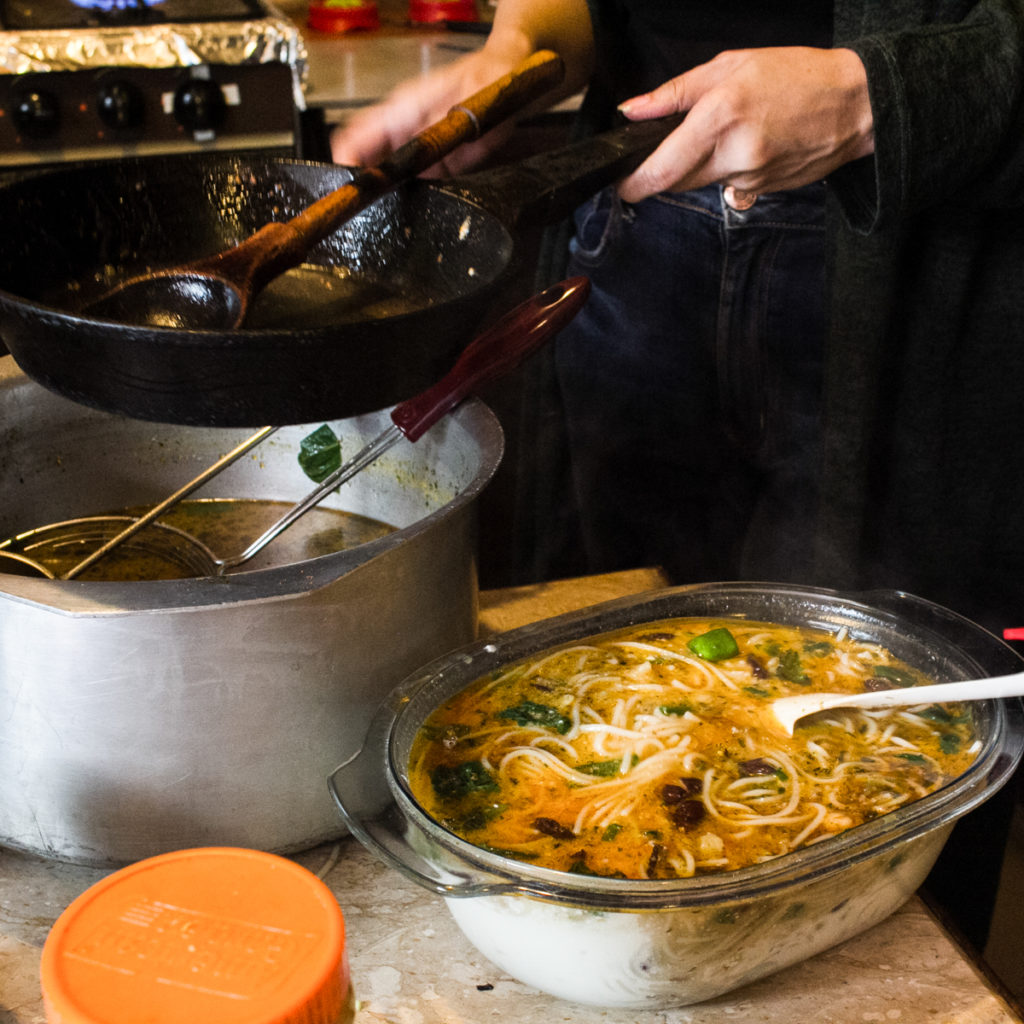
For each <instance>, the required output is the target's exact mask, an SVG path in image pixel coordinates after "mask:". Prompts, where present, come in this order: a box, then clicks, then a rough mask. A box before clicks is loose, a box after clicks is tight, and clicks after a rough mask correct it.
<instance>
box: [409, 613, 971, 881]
mask: <svg viewBox="0 0 1024 1024" xmlns="http://www.w3.org/2000/svg"><path fill="white" fill-rule="evenodd" d="M928 682H931V680H929V679H927V678H926V677H924V676H922V675H921V674H920V673H919V672H917V671H915V670H913V669H912V668H910V667H909V666H907V665H905V664H903V663H901V662H899V661H898V660H897V659H895V658H894V657H893V656H892V655H891V654H890V653H889V652H888V651H886V650H885V649H884V648H882V647H880V646H878V645H877V644H872V643H867V642H864V641H859V640H854V639H851V638H849V637H848V636H846V635H845V633H844V632H843V631H840V632H839V633H837V634H834V635H833V634H829V633H825V632H822V631H816V630H810V629H805V628H798V627H790V626H777V625H769V624H764V623H756V622H746V621H743V622H737V621H734V620H728V621H725V620H713V619H694V618H686V619H671V620H664V621H661V622H656V623H647V624H645V625H643V626H642V627H637V628H634V629H631V630H620V631H618V632H615V633H611V634H606V635H604V636H601V637H597V638H593V639H588V640H585V641H582V642H579V643H575V644H573V645H571V646H566V647H563V648H559V649H556V650H553V651H548V652H546V653H544V654H542V655H539V656H538V657H536V658H535V659H534V660H531V661H528V662H524V663H520V664H517V665H514V666H512V667H511V668H509V669H507V670H504V671H502V672H501V673H500V674H498V675H497V676H495V677H493V678H487V679H482V680H478V681H477V682H476V683H474V684H472V685H471V686H469V687H467V688H466V689H464V690H463V691H461V692H460V693H458V694H456V695H455V696H454V697H452V698H451V699H449V700H448V701H446V702H445V703H444V704H442V705H441V706H440V707H439V708H437V709H436V710H435V711H434V712H433V713H432V714H431V715H430V716H429V717H428V718H427V720H426V721H425V722H424V725H423V727H422V728H421V730H420V732H419V734H418V736H417V738H416V741H415V742H414V744H413V748H412V752H411V757H410V772H409V774H410V785H411V788H412V792H413V795H414V796H415V798H416V800H417V801H418V802H419V803H420V805H421V806H422V807H423V808H424V810H426V812H427V813H428V814H430V815H431V816H432V817H433V818H434V819H435V820H437V821H439V822H440V823H441V824H443V825H444V826H445V827H446V828H447V829H449V830H451V831H452V832H454V833H456V834H457V835H459V836H461V837H462V838H464V839H466V840H467V841H468V842H471V843H473V844H475V845H477V846H480V847H482V848H485V849H489V850H492V851H495V852H498V853H501V854H504V855H506V856H509V857H512V858H515V859H518V860H522V861H526V862H529V863H531V864H535V865H537V866H540V867H547V868H553V869H556V870H562V871H568V872H573V873H576V874H583V875H595V876H603V877H613V878H627V879H660V878H687V877H692V876H694V875H701V874H710V873H717V872H723V871H729V870H733V869H736V868H741V867H745V866H748V865H751V864H756V863H759V862H762V861H766V860H770V859H772V858H775V857H779V856H782V855H784V854H786V853H789V852H790V851H792V850H795V849H798V848H800V847H804V846H808V845H810V844H813V843H817V842H820V841H822V840H825V839H828V838H830V837H831V836H835V835H837V834H839V833H841V832H843V831H844V830H846V829H849V828H852V827H854V826H856V825H859V824H861V823H863V822H865V821H867V820H870V819H872V818H876V817H878V816H879V815H882V814H885V813H887V812H888V811H892V810H895V809H896V808H898V807H901V806H903V805H905V804H907V803H909V802H911V801H913V800H915V799H918V798H919V797H922V796H924V795H926V794H928V793H931V792H933V791H935V790H936V789H938V788H940V787H941V786H943V785H944V784H945V783H946V782H948V781H949V780H951V779H953V778H955V777H957V776H959V775H960V774H962V772H963V771H964V770H965V769H967V768H968V766H969V765H970V764H971V763H972V761H973V760H974V759H975V757H976V755H977V753H978V750H979V743H978V742H977V740H976V738H975V735H974V729H973V725H972V718H971V713H970V711H969V710H968V709H967V707H966V706H963V705H954V704H944V705H934V704H933V705H927V706H920V707H912V708H906V709H898V710H873V711H864V710H860V711H857V710H852V709H850V710H847V709H843V710H837V711H830V712H823V713H821V714H820V715H817V716H814V717H813V718H809V719H805V720H804V721H803V722H802V723H801V724H800V725H798V726H797V729H796V732H795V735H794V736H793V737H792V738H790V737H787V736H785V735H784V734H783V733H781V732H780V731H774V730H773V729H772V728H771V726H770V724H769V722H770V718H769V716H768V713H767V703H768V702H769V701H771V700H772V699H774V698H775V697H781V696H786V695H789V694H794V693H799V692H801V691H804V690H808V689H819V690H829V691H841V692H860V691H863V690H865V689H883V688H891V687H895V686H914V685H921V684H925V683H928Z"/></svg>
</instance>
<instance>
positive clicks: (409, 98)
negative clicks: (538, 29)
mask: <svg viewBox="0 0 1024 1024" xmlns="http://www.w3.org/2000/svg"><path fill="white" fill-rule="evenodd" d="M518 63H519V60H518V59H516V58H515V57H509V58H508V59H506V58H504V57H500V56H495V55H492V54H490V53H488V52H487V50H486V49H484V50H480V51H477V52H475V53H471V54H467V55H466V56H465V57H460V58H458V59H457V60H455V61H453V62H452V63H451V64H446V65H444V66H443V67H440V68H438V69H437V70H435V71H432V72H431V73H430V74H427V75H424V76H422V77H419V78H414V79H409V80H408V81H405V82H402V83H401V84H400V85H398V86H397V87H396V88H395V89H394V90H393V91H392V92H391V94H390V95H389V96H388V97H387V98H386V99H384V100H382V101H381V102H380V103H376V104H374V105H373V106H371V107H366V108H364V109H363V110H360V111H359V112H358V113H356V114H354V115H353V116H352V117H351V118H350V119H349V120H348V121H347V122H346V123H345V124H343V125H340V126H339V127H338V128H336V129H335V130H334V132H333V133H332V135H331V157H332V159H333V160H334V162H335V163H339V164H345V165H347V166H362V167H365V166H368V165H371V164H376V163H379V162H380V161H381V160H382V159H384V158H385V157H387V156H390V155H391V153H393V152H394V151H395V150H396V149H397V148H398V147H399V146H401V145H402V144H403V143H405V142H408V140H409V139H411V138H412V137H413V135H415V134H416V133H417V132H418V131H421V130H422V129H423V128H426V127H428V126H429V125H431V124H433V123H434V122H435V121H439V120H440V119H441V118H442V117H444V116H445V114H447V113H448V111H449V110H450V109H451V108H452V107H453V106H455V105H456V104H457V103H459V102H460V101H461V100H464V99H466V98H467V97H468V96H472V95H473V93H475V92H477V91H478V90H480V89H482V88H483V87H484V86H486V85H489V84H490V83H491V82H493V81H495V80H496V79H498V78H501V76H502V75H504V74H506V73H508V72H509V71H511V70H512V69H513V68H514V67H516V65H517V64H518ZM513 127H514V125H513V123H512V122H511V121H510V122H508V123H507V124H504V125H501V126H499V127H498V128H495V129H493V130H492V131H490V132H488V133H487V134H486V135H484V136H483V138H481V139H478V140H477V141H475V142H468V143H464V144H463V145H461V146H459V147H458V149H456V150H455V151H454V152H453V153H450V154H449V155H448V156H446V157H445V158H444V159H443V160H441V161H440V162H439V163H438V164H436V165H435V166H434V167H433V168H431V170H430V171H428V172H427V174H428V176H435V177H436V176H440V175H444V174H457V173H459V172H460V171H463V170H466V169H467V168H470V167H473V166H476V165H477V164H478V163H480V162H481V160H483V158H484V157H485V156H486V155H487V154H488V153H490V152H492V151H493V150H494V149H496V148H497V147H498V146H500V145H501V143H502V142H503V141H504V140H505V139H506V138H507V136H508V135H509V134H510V133H511V131H512V129H513Z"/></svg>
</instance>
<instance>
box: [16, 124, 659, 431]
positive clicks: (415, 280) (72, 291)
mask: <svg viewBox="0 0 1024 1024" xmlns="http://www.w3.org/2000/svg"><path fill="white" fill-rule="evenodd" d="M677 123H678V119H673V120H672V121H671V122H668V121H665V122H642V123H635V124H629V125H624V126H622V127H620V128H617V129H614V130H613V131H611V132H608V133H606V134H604V135H601V136H596V137H595V138H593V139H589V140H586V141H584V142H581V143H578V144H574V145H571V146H568V147H565V148H563V149H560V150H556V151H554V152H549V153H545V154H542V155H540V156H539V157H533V158H531V159H528V160H525V161H521V162H519V163H515V164H510V165H507V166H504V167H499V168H494V169H491V170H487V171H482V172H478V173H477V174H473V175H467V176H464V177H461V178H457V179H449V180H448V181H446V182H444V183H437V182H427V181H422V180H421V181H416V182H413V183H411V184H409V185H407V186H405V187H403V188H401V189H399V190H398V191H396V192H394V193H392V194H391V195H389V196H386V197H384V198H383V199H381V200H379V201H378V202H376V203H374V204H373V205H372V206H371V207H370V208H369V209H367V210H366V211H365V212H363V213H362V214H360V215H359V216H357V217H355V218H354V219H353V220H351V221H350V222H348V223H347V224H346V225H345V226H344V227H343V228H341V229H340V230H339V231H337V232H336V233H335V234H334V235H332V236H330V237H329V238H328V239H326V240H325V241H324V242H322V243H320V245H318V246H317V247H316V248H315V249H314V250H312V252H311V253H310V256H309V259H308V261H307V263H306V264H304V265H303V266H302V267H300V268H297V269H296V270H295V271H289V273H288V274H286V275H284V276H283V277H281V278H280V279H278V281H276V282H274V283H272V284H271V285H270V286H269V287H268V289H267V291H266V292H265V293H264V294H263V295H261V296H260V298H259V299H258V300H257V302H256V304H255V305H254V306H253V309H252V311H251V313H250V315H249V319H248V320H247V323H246V326H245V327H244V328H241V329H238V330H232V331H224V332H215V331H188V330H180V329H173V328H154V327H140V326H132V325H127V324H123V323H114V322H109V321H103V320H98V319H92V318H89V317H87V316H83V315H80V314H79V313H78V312H76V311H77V310H78V309H80V308H81V307H82V306H83V305H85V304H87V303H88V302H89V301H90V300H91V299H92V298H94V297H96V296H97V295H99V294H102V293H103V292H104V291H105V290H107V289H109V288H110V287H111V286H113V285H114V284H116V283H117V282H118V281H119V280H121V279H123V278H125V277H128V276H131V275H134V274H137V273H140V272H143V271H145V270H146V269H148V268H150V267H153V266H162V265H168V264H174V263H178V262H182V261H185V260H189V259H194V258H196V257H198V256H200V255H202V254H204V253H206V252H216V251H218V250H220V249H223V248H224V247H225V246H226V245H228V244H230V243H232V242H234V241H238V240H240V239H243V238H245V237H247V236H248V235H250V234H251V233H252V232H253V231H255V230H256V229H257V228H258V227H260V226H261V225H262V224H264V223H266V222H267V221H268V220H276V219H286V218H288V217H289V216H291V215H292V214H293V213H294V212H295V211H297V210H299V209H302V208H303V207H305V206H307V205H308V204H309V203H310V201H311V200H312V199H315V198H316V197H317V196H319V195H322V194H324V193H326V192H329V191H331V190H333V189H336V188H338V187H339V186H340V185H341V184H343V183H344V181H345V180H347V178H348V177H349V171H347V170H346V169H344V168H341V167H337V166H333V165H329V164H314V163H307V162H302V161H288V160H274V159H267V158H261V157H246V156H240V155H234V156H217V157H195V156H190V157H182V158H149V159H139V160H123V161H117V162H111V163H108V164H90V165H81V166H75V167H70V168H65V169H60V170H55V171H52V172H49V173H44V174H41V175H40V176H38V177H34V178H31V179H27V180H24V181H21V182H17V183H15V184H11V185H8V186H7V187H6V188H3V189H0V223H2V224H3V225H4V226H5V242H4V245H3V246H2V247H0V339H2V341H3V342H4V343H5V344H6V345H7V347H8V349H9V350H10V352H11V354H12V355H13V357H14V358H15V360H16V361H17V363H18V365H19V366H20V367H21V369H22V370H23V371H24V372H25V373H26V374H27V375H28V376H29V377H32V378H33V379H35V380H36V381H38V382H39V383H40V384H42V385H43V386H45V387H47V388H49V389H50V390H52V391H56V392H57V393H59V394H62V395H64V396H66V397H68V398H71V399H73V400H75V401H78V402H80V403H82V404H85V405H89V406H93V407H96V408H100V409H104V410H106V411H110V412H115V413H121V414H124V415H127V416H131V417H133V418H136V419H144V420H156V421H161V422H167V423H180V424H191V425H201V426H259V425H262V424H264V423H276V424H287V423H309V422H313V421H316V420H323V419H335V418H340V417H345V416H352V415H357V414H359V413H363V412H368V411H371V410H375V409H380V408H383V407H385V406H388V405H392V404H394V403H395V402H398V401H400V400H402V399H403V398H406V397H408V396H409V395H410V394H413V393H415V392H416V391H417V390H421V389H422V388H424V387H426V386H427V385H428V384H429V383H430V382H431V381H432V380H434V379H436V377H437V376H438V375H439V374H440V373H442V372H443V371H444V369H445V368H446V367H447V365H449V364H450V363H451V361H452V360H453V359H454V357H455V356H456V355H457V353H458V352H459V351H460V350H461V349H462V348H463V347H464V346H465V344H466V342H467V341H468V340H469V338H470V337H471V336H472V334H473V331H474V330H475V329H476V327H477V326H478V325H479V323H480V321H481V320H482V318H483V317H484V316H485V315H487V314H489V313H494V312H501V310H493V309H492V308H491V307H492V305H493V303H494V301H495V297H496V294H497V293H498V291H499V290H500V285H501V283H502V281H503V280H504V278H505V277H506V275H507V274H508V273H509V272H510V271H511V269H512V268H513V267H514V266H515V261H516V257H517V237H520V236H521V233H522V231H523V229H524V228H525V227H527V226H535V225H541V224H547V223H553V222H555V221H557V220H559V219H561V218H562V217H564V216H566V215H567V214H568V213H569V211H571V210H572V208H573V207H574V206H575V205H577V204H578V203H579V202H581V201H582V200H584V199H585V198H587V197H588V196H590V195H592V194H594V193H595V192H596V191H598V190H599V189H600V188H601V187H603V186H604V185H606V184H609V183H611V182H613V181H615V180H616V179H617V178H619V177H621V176H622V175H624V174H625V173H627V172H628V171H629V170H630V169H632V168H633V167H635V166H636V165H637V164H638V163H639V162H640V160H642V159H643V157H644V156H645V155H646V154H647V153H649V152H650V151H651V150H652V149H654V148H655V146H656V145H657V144H658V142H660V141H661V139H662V138H663V137H664V136H665V135H666V134H667V133H668V131H669V130H670V129H671V127H673V126H674V125H675V124H677Z"/></svg>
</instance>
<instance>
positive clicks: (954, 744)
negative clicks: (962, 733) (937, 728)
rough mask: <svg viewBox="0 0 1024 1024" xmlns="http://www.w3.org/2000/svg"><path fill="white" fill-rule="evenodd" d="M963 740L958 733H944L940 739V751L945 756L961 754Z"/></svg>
mask: <svg viewBox="0 0 1024 1024" xmlns="http://www.w3.org/2000/svg"><path fill="white" fill-rule="evenodd" d="M960 746H961V740H960V737H959V736H957V734H956V733H953V732H944V733H943V734H942V735H941V736H940V737H939V749H940V750H941V751H942V752H943V753H944V754H959V753H960Z"/></svg>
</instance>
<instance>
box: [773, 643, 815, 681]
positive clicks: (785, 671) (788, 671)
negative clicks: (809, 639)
mask: <svg viewBox="0 0 1024 1024" xmlns="http://www.w3.org/2000/svg"><path fill="white" fill-rule="evenodd" d="M779 676H780V678H782V679H785V680H786V681H787V682H790V683H797V684H798V685H799V686H806V685H807V684H808V683H809V682H810V681H811V678H810V676H808V674H807V673H806V672H805V671H804V668H803V665H801V664H800V655H799V653H798V652H797V651H793V650H786V651H783V652H782V654H780V655H779Z"/></svg>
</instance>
